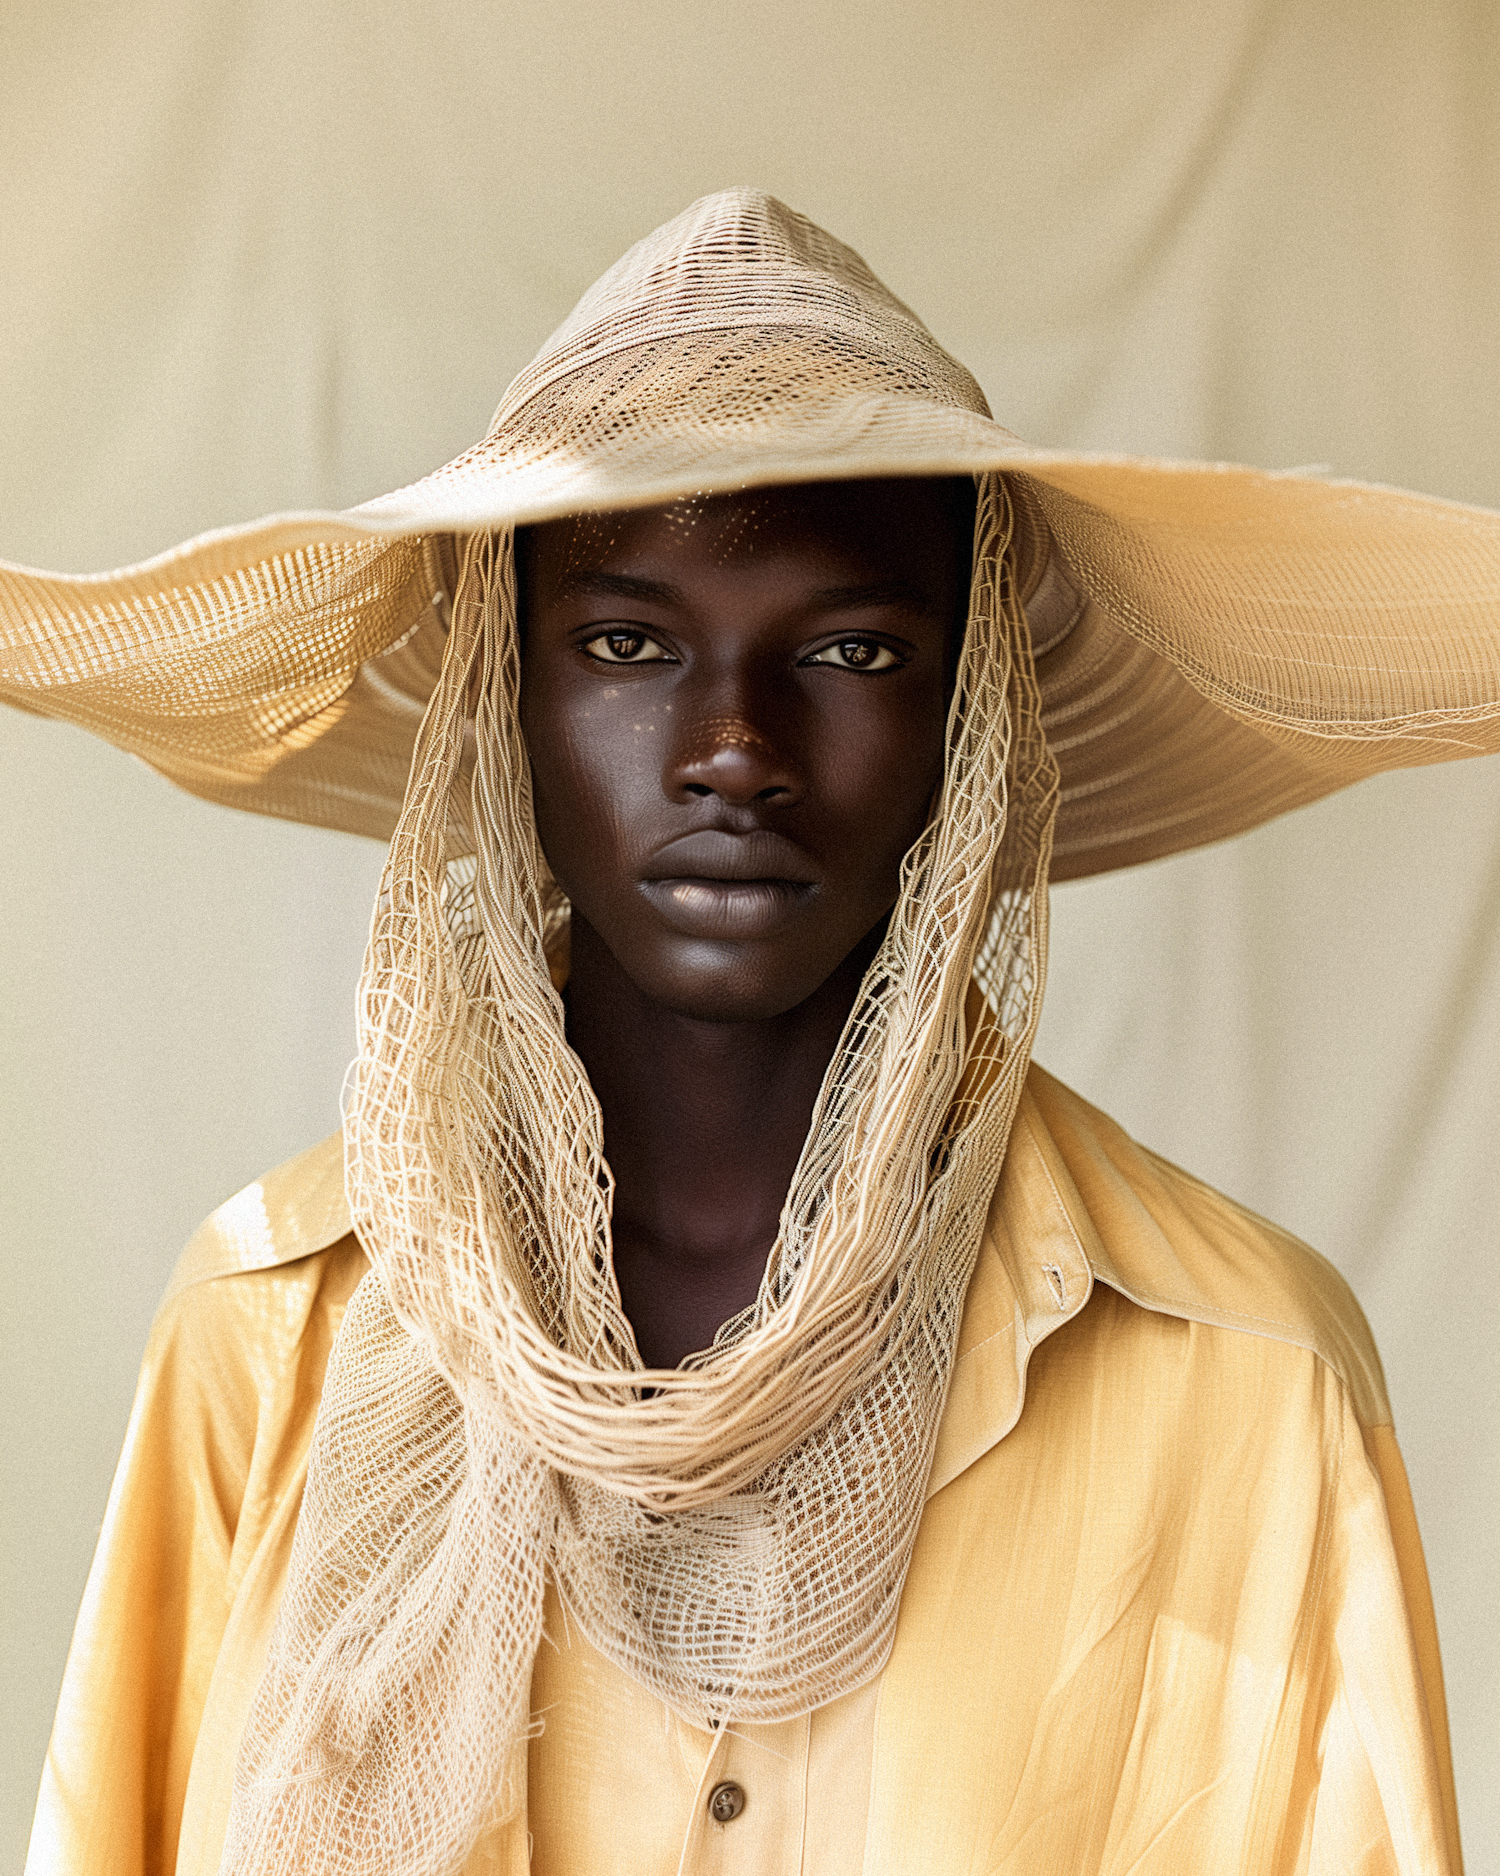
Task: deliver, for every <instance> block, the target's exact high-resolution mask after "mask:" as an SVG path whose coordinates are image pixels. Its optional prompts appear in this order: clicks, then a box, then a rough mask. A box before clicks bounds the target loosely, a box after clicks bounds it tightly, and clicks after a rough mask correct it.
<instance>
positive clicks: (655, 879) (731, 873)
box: [641, 829, 819, 938]
mask: <svg viewBox="0 0 1500 1876" xmlns="http://www.w3.org/2000/svg"><path fill="white" fill-rule="evenodd" d="M641 873H642V877H641V891H642V892H643V893H644V894H645V896H646V898H647V899H649V900H650V902H651V904H652V905H653V906H654V907H655V908H656V910H657V912H658V913H659V914H660V915H661V917H662V918H663V919H665V921H666V922H667V924H669V925H671V926H672V927H673V928H674V929H675V930H677V931H680V932H682V933H683V934H684V935H685V936H687V937H691V938H764V937H769V936H770V935H771V933H772V932H773V931H774V930H775V929H776V927H777V926H778V925H780V924H782V923H783V922H784V921H785V920H786V919H787V918H788V917H790V916H791V915H792V914H793V913H794V912H796V911H797V910H798V909H799V908H800V907H801V906H803V905H805V904H806V903H807V901H808V900H809V899H810V898H811V897H812V896H813V894H814V893H815V892H816V891H817V888H818V884H819V882H818V878H817V875H816V874H815V872H814V870H813V868H812V866H811V865H810V864H809V862H808V859H807V856H806V854H804V853H803V852H802V851H801V850H800V848H798V847H796V846H794V845H793V843H792V842H791V841H789V840H787V839H785V838H784V837H783V836H782V835H780V834H771V833H767V832H765V831H764V830H760V831H757V832H755V833H752V834H726V833H722V832H719V831H718V830H713V829H704V830H702V831H700V832H699V833H696V834H684V835H682V836H681V838H680V839H677V840H673V841H669V842H668V844H667V845H666V846H665V847H662V848H660V849H659V850H658V851H657V852H656V853H654V854H652V856H651V858H650V860H649V861H648V862H647V863H646V865H645V866H644V867H643V868H642V869H641Z"/></svg>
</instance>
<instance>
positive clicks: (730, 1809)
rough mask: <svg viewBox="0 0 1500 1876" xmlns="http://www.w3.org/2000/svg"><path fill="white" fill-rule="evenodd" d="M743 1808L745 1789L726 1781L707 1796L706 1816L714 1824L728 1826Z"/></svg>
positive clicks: (731, 1781)
mask: <svg viewBox="0 0 1500 1876" xmlns="http://www.w3.org/2000/svg"><path fill="white" fill-rule="evenodd" d="M744 1808H745V1788H744V1786H743V1785H736V1784H735V1783H734V1782H733V1780H728V1781H726V1782H725V1783H724V1784H722V1785H715V1786H714V1788H713V1790H712V1791H711V1792H710V1793H709V1794H708V1815H709V1816H710V1817H711V1818H712V1819H713V1821H714V1822H715V1823H716V1824H729V1823H732V1822H733V1821H734V1819H735V1818H737V1817H738V1816H739V1814H740V1812H741V1811H743V1810H744Z"/></svg>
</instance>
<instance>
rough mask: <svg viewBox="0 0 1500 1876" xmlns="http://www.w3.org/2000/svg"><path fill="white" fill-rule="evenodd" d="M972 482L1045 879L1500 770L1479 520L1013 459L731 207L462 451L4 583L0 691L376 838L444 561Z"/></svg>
mask: <svg viewBox="0 0 1500 1876" xmlns="http://www.w3.org/2000/svg"><path fill="white" fill-rule="evenodd" d="M991 470H997V471H1000V472H1002V473H1003V474H1004V475H1005V476H1006V479H1007V482H1008V483H1009V485H1010V494H1011V499H1012V504H1013V507H1014V510H1015V515H1016V523H1017V529H1018V534H1019V536H1021V537H1022V538H1021V540H1020V541H1019V543H1018V560H1019V564H1020V565H1022V566H1023V568H1025V569H1026V570H1027V573H1026V579H1025V581H1024V586H1023V594H1022V597H1023V599H1028V600H1029V599H1030V597H1031V590H1032V588H1033V587H1035V588H1036V589H1037V590H1038V591H1043V590H1045V593H1046V594H1047V596H1048V599H1049V604H1047V605H1044V606H1043V607H1042V608H1041V613H1040V616H1039V617H1037V618H1034V619H1033V626H1034V629H1035V630H1036V632H1037V636H1038V655H1037V676H1038V682H1039V685H1040V690H1041V697H1042V720H1043V724H1044V727H1045V728H1046V730H1047V733H1048V735H1049V738H1050V740H1051V742H1052V747H1053V750H1054V753H1055V755H1056V758H1057V762H1058V766H1059V771H1060V775H1061V783H1062V796H1061V804H1060V810H1059V818H1058V828H1057V842H1056V850H1055V856H1054V867H1053V874H1054V877H1057V878H1067V877H1075V876H1078V875H1081V874H1086V873H1093V872H1100V871H1104V870H1106V869H1108V868H1111V867H1117V866H1123V865H1127V864H1130V863H1133V862H1135V861H1139V860H1145V859H1151V858H1154V857H1156V856H1158V855H1160V854H1164V853H1171V852H1175V851H1178V850H1179V849H1182V848H1186V847H1192V846H1198V845H1201V844H1203V843H1204V842H1206V841H1211V840H1216V839H1221V838H1223V837H1224V836H1226V835H1229V834H1234V833H1238V832H1240V831H1242V830H1243V829H1245V828H1247V827H1251V826H1254V825H1256V824H1257V823H1259V822H1261V821H1264V820H1267V819H1269V818H1270V817H1271V816H1273V815H1275V814H1279V813H1281V812H1283V811H1284V810H1286V809H1288V808H1291V807H1295V806H1298V805H1300V804H1301V803H1303V802H1306V801H1311V800H1314V799H1316V798H1318V797H1319V796H1321V795H1324V794H1327V793H1329V792H1330V791H1332V790H1333V789H1336V788H1341V787H1344V786H1346V785H1347V784H1349V783H1350V782H1354V781H1358V780H1360V779H1361V778H1362V777H1364V776H1366V775H1369V774H1372V773H1374V772H1376V771H1377V770H1380V769H1385V768H1394V767H1401V766H1405V765H1410V764H1417V763H1425V762H1437V761H1444V760H1448V759H1451V758H1453V757H1455V756H1463V755H1470V754H1475V753H1479V752H1482V751H1486V750H1491V749H1494V748H1496V747H1497V746H1500V727H1497V712H1500V516H1496V515H1495V514H1492V513H1490V512H1489V511H1486V510H1481V509H1475V508H1466V507H1462V506H1459V505H1457V504H1454V503H1446V502H1439V501H1432V500H1427V499H1424V498H1422V497H1419V496H1413V495H1405V494H1402V493H1400V492H1399V491H1394V490H1389V489H1379V488H1369V487H1363V486H1360V485H1357V484H1347V483H1344V484H1340V483H1327V482H1319V481H1312V480H1308V479H1306V478H1303V477H1295V476H1287V477H1277V476H1267V475H1263V474H1260V473H1258V472H1256V471H1253V470H1248V469H1240V468H1234V467H1231V466H1225V465H1204V464H1201V463H1187V464H1183V463H1163V462H1151V461H1142V460H1137V459H1129V458H1119V457H1109V458H1107V457H1094V456H1082V455H1077V454H1067V453H1064V452H1059V451H1052V450H1040V449H1034V448H1031V447H1029V446H1028V445H1026V444H1024V443H1022V442H1020V441H1018V440H1017V439H1016V438H1015V437H1013V436H1012V435H1011V434H1010V433H1009V432H1008V431H1006V430H1004V429H1002V428H1001V427H1000V425H998V424H997V423H995V422H994V421H993V420H992V419H991V418H990V416H989V415H988V412H987V410H986V408H985V404H984V400H983V398H982V396H981V395H980V393H979V390H978V388H977V386H976V385H975V384H974V382H973V380H972V378H970V376H969V375H968V373H967V372H965V371H964V370H963V368H962V366H960V365H958V364H957V363H956V362H955V361H954V360H953V359H951V358H950V357H949V356H948V355H947V354H946V353H945V352H944V351H943V350H942V349H941V347H939V346H938V345H937V344H936V342H935V341H934V340H933V339H932V338H931V336H930V335H929V334H928V333H927V332H926V330H925V329H924V328H923V326H922V325H921V323H920V322H919V321H918V320H917V319H916V318H915V316H914V315H913V314H912V313H911V312H910V311H909V310H908V309H907V308H906V307H904V306H903V305H902V304H901V303H900V302H899V301H897V300H896V299H895V298H894V297H893V296H892V295H891V294H889V293H888V292H887V291H886V290H885V289H884V288H883V287H882V286H881V285H880V283H879V282H878V281H877V280H876V279H875V278H874V276H873V275H872V274H871V273H870V271H869V269H868V268H867V267H865V265H864V264H863V262H862V261H860V259H859V257H858V256H857V255H855V254H853V253H851V252H850V250H849V249H847V248H845V247H843V246H842V245H841V244H840V243H838V242H836V241H834V240H833V239H831V237H829V236H828V235H826V234H824V233H823V232H822V231H821V230H819V229H817V228H814V227H813V226H812V225H811V224H810V223H808V222H807V221H805V220H804V219H803V218H802V217H800V216H798V215H795V214H794V213H792V212H791V211H790V210H788V209H786V208H784V207H783V206H782V205H781V204H780V203H778V202H775V201H774V200H772V199H771V198H769V197H766V196H764V195H760V194H757V193H756V192H754V191H750V190H731V191H727V192H725V193H723V194H721V195H717V196H710V197H707V198H705V199H704V200H703V201H701V202H699V203H696V204H694V205H693V207H692V208H690V209H688V210H687V211H686V212H685V213H684V214H682V215H681V216H679V217H678V218H677V219H676V220H675V221H673V222H671V223H669V224H667V225H666V226H665V227H664V228H661V229H658V230H657V231H656V233H655V234H653V235H651V236H649V237H648V238H647V239H646V240H645V241H643V242H641V243H640V244H639V246H638V247H636V248H634V249H633V250H632V251H631V252H630V253H629V254H628V255H626V256H625V257H624V259H623V260H622V261H621V262H619V263H618V264H617V266H615V267H614V268H612V269H611V270H610V271H609V273H608V274H606V275H605V276H604V278H603V279H602V280H601V281H600V282H599V283H598V284H597V286H595V287H594V288H593V289H591V291H590V292H589V293H588V294H586V295H585V296H584V298H583V300H582V301H581V302H580V303H579V306H578V308H577V309H576V310H575V312H574V313H573V314H572V316H571V317H570V318H569V319H568V320H567V321H566V322H565V324H564V325H563V326H562V327H561V328H560V329H559V331H558V332H557V333H556V334H554V335H553V337H552V338H551V339H550V340H549V341H548V342H547V344H546V345H545V346H544V347H543V348H542V351H541V352H540V354H539V355H538V357H537V359H536V361H535V362H534V363H533V364H532V365H530V366H529V367H528V368H527V369H526V371H524V372H523V373H522V374H521V376H520V377H519V378H518V379H517V381H516V383H515V384H514V385H513V386H512V387H511V389H510V391H509V392H508V393H507V395H506V397H505V399H504V401H503V403H502V404H501V406H500V409H499V411H498V412H497V413H496V417H495V420H494V422H493V424H492V425H491V428H490V431H489V434H488V435H487V436H486V438H485V439H484V440H483V441H482V442H481V443H479V444H477V445H476V446H475V447H474V448H473V449H471V450H468V451H467V452H465V454H464V455H462V456H460V457H459V458H457V459H456V460H455V461H454V462H452V463H449V464H448V465H446V466H445V467H444V468H442V469H439V470H437V471H435V472H434V473H433V474H432V475H430V476H428V477H426V478H425V479H424V480H423V481H421V482H418V483H415V484H413V485H412V486H410V487H409V488H406V489H403V490H400V491H398V492H397V493H395V494H392V495H388V496H383V497H381V498H380V499H379V500H377V501H373V502H369V503H367V504H365V505H364V506H363V507H362V508H359V509H354V510H349V511H345V512H343V513H338V514H305V515H290V516H279V517H271V518H270V519H268V520H265V521H260V522H256V523H253V524H251V525H249V526H247V527H243V528H238V529H232V530H229V531H226V532H222V533H219V534H215V535H212V536H206V537H204V538H202V539H200V540H198V541H194V542H189V543H187V544H186V545H185V546H183V547H181V548H178V549H176V550H174V551H173V552H172V553H169V554H166V555H163V556H161V557H159V558H158V559H156V560H153V561H150V562H147V563H144V564H143V565H141V566H138V567H132V568H126V569H124V570H123V571H120V572H117V573H112V574H101V575H97V576H88V577H81V578H80V577H68V576H63V575H57V574H45V573H39V572H36V571H33V570H29V569H26V568H20V567H10V566H4V565H0V697H3V698H4V699H5V700H7V701H9V702H11V703H13V704H15V705H18V706H19V707H21V708H24V709H28V710H34V711H39V712H41V713H43V714H46V715H52V716H59V717H64V718H67V719H69V720H71V721H74V722H78V723H82V724H84V725H85V726H87V727H88V728H90V729H92V730H94V731H96V732H97V733H98V734H100V735H102V736H105V737H107V738H109V739H110V740H111V741H113V742H115V743H118V744H119V745H120V746H121V747H123V748H127V749H131V750H133V751H135V752H136V753H137V754H139V755H141V756H143V757H144V758H145V759H146V760H147V761H148V762H150V763H152V764H153V766H155V767H156V768H158V769H160V770H161V771H162V773H164V774H166V775H168V776H170V777H171V778H172V779H173V780H174V781H176V782H178V783H180V784H181V785H182V786H184V787H186V788H189V789H191V790H193V791H194V792H195V793H198V794H200V795H204V796H206V797H208V798H209V799H211V800H215V801H221V802H225V803H228V804H230V805H235V806H240V807H245V808H250V809H254V810H256V811H258V812H261V813H268V814H278V815H284V816H287V817H289V818H291V819H294V820H303V821H311V822H314V823H318V824H321V825H326V826H332V827H342V828H347V829H350V830H352V831H355V832H359V833H366V834H374V835H379V836H380V837H382V838H384V837H387V836H389V834H390V833H391V831H392V829H393V827H394V826H395V823H396V819H397V816H398V813H399V811H400V804H401V800H402V795H403V791H404V787H405V782H406V776H407V773H408V771H409V768H410V761H411V752H412V748H413V745H414V741H415V736H416V730H417V725H418V723H419V722H420V720H421V713H422V709H423V707H424V706H425V704H426V702H427V699H428V698H429V696H430V695H431V693H432V689H433V684H434V682H435V679H436V674H437V668H438V664H439V662H440V658H441V651H442V639H443V633H442V624H441V618H442V616H443V615H444V613H445V610H446V603H447V600H446V596H447V595H448V594H450V593H451V591H452V585H453V579H454V576H455V570H456V562H457V554H458V551H459V549H458V545H457V543H458V542H459V541H461V539H462V538H463V537H465V536H467V535H468V534H471V533H473V532H476V531H480V530H486V529H492V528H499V527H504V526H507V525H511V524H515V523H521V522H525V521H530V520H537V519H540V518H543V517H545V516H551V515H559V514H565V513H569V512H576V511H581V510H584V509H609V508H616V507H628V506H639V505H644V504H649V503H653V502H657V501H664V500H668V499H671V498H673V497H677V496H682V495H687V494H691V493H694V492H697V491H700V490H714V489H725V488H732V487H737V486H742V485H744V484H747V483H767V482H786V481H801V480H811V479H816V478H820V477H845V476H876V475H909V474H922V473H945V474H947V473H973V474H981V473H984V472H986V471H991ZM1049 571H1050V572H1051V573H1053V574H1055V576H1056V577H1054V578H1050V579H1049V578H1048V574H1049ZM437 595H442V597H441V598H440V599H438V602H437V605H436V609H435V607H434V599H435V596H437Z"/></svg>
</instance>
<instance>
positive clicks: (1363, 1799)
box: [1307, 1426, 1463, 1876]
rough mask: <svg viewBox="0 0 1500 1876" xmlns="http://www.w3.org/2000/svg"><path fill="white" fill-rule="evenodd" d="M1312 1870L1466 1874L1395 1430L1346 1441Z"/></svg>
mask: <svg viewBox="0 0 1500 1876" xmlns="http://www.w3.org/2000/svg"><path fill="white" fill-rule="evenodd" d="M1339 1501H1340V1502H1339V1506H1338V1513H1337V1516H1336V1518H1335V1521H1334V1528H1333V1531H1332V1535H1331V1539H1330V1544H1329V1554H1328V1558H1327V1565H1326V1567H1327V1572H1328V1577H1327V1582H1328V1590H1329V1594H1330V1597H1331V1599H1332V1605H1331V1606H1332V1614H1333V1650H1332V1659H1331V1661H1330V1664H1329V1698H1328V1701H1327V1705H1326V1708H1325V1717H1324V1722H1323V1727H1322V1736H1321V1739H1320V1742H1319V1744H1320V1751H1321V1760H1322V1764H1321V1774H1320V1777H1319V1782H1318V1796H1317V1807H1316V1812H1315V1815H1314V1818H1313V1829H1312V1840H1311V1845H1310V1855H1309V1859H1308V1866H1307V1867H1308V1871H1309V1876H1387V1872H1390V1873H1391V1876H1462V1868H1463V1863H1462V1856H1461V1852H1460V1848H1459V1836H1458V1808H1457V1804H1456V1801H1455V1798H1454V1790H1453V1766H1452V1759H1451V1756H1450V1752H1449V1744H1448V1719H1447V1709H1446V1705H1445V1702H1444V1699H1443V1679H1442V1667H1441V1663H1440V1661H1439V1657H1438V1641H1437V1624H1436V1621H1435V1619H1434V1616H1433V1610H1432V1594H1431V1590H1430V1588H1429V1586H1428V1581H1427V1568H1426V1564H1425V1562H1424V1560H1423V1557H1422V1544H1421V1539H1420V1537H1419V1536H1418V1534H1417V1523H1416V1515H1415V1512H1414V1511H1413V1508H1412V1502H1411V1491H1410V1488H1409V1486H1408V1484H1407V1479H1406V1468H1405V1466H1404V1465H1403V1464H1402V1460H1401V1452H1400V1448H1399V1447H1398V1446H1397V1444H1396V1436H1395V1433H1394V1430H1393V1429H1392V1428H1391V1427H1389V1426H1376V1427H1367V1428H1365V1429H1363V1439H1362V1441H1361V1442H1360V1443H1355V1442H1353V1441H1351V1442H1350V1443H1349V1449H1348V1450H1347V1452H1346V1461H1345V1465H1344V1468H1343V1472H1342V1477H1341V1481H1340V1489H1339Z"/></svg>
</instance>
